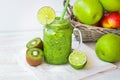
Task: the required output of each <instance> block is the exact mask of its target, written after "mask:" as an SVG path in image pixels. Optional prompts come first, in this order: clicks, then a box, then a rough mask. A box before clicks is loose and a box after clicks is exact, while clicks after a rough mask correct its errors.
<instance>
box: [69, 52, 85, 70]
mask: <svg viewBox="0 0 120 80" xmlns="http://www.w3.org/2000/svg"><path fill="white" fill-rule="evenodd" d="M68 60H69V63H70V65H71V66H72V67H73V68H75V69H82V68H84V66H85V65H86V63H87V56H86V55H85V54H84V53H83V52H82V51H79V50H73V52H72V53H71V54H70V55H69V58H68Z"/></svg>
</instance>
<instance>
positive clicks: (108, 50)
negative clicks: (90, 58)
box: [95, 34, 120, 62]
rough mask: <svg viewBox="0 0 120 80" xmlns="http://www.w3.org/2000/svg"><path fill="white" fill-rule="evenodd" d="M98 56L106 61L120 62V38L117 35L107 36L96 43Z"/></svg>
mask: <svg viewBox="0 0 120 80" xmlns="http://www.w3.org/2000/svg"><path fill="white" fill-rule="evenodd" d="M95 51H96V54H97V56H98V57H99V58H100V59H101V60H104V61H108V62H117V61H120V36H118V35H115V34H106V35H104V36H102V37H101V38H100V39H99V40H98V41H97V43H96V48H95Z"/></svg>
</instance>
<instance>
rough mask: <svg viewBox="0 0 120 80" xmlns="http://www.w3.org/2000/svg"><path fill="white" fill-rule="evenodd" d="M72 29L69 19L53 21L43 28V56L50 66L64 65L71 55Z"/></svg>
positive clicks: (57, 18)
mask: <svg viewBox="0 0 120 80" xmlns="http://www.w3.org/2000/svg"><path fill="white" fill-rule="evenodd" d="M72 32H73V27H72V26H71V24H70V21H69V18H67V19H64V20H62V21H61V20H60V18H59V17H56V18H55V20H54V21H53V22H52V23H50V24H47V25H46V26H45V27H44V33H43V34H44V38H43V40H44V55H45V61H46V62H47V63H50V64H65V63H67V62H68V56H69V54H70V53H71V43H72Z"/></svg>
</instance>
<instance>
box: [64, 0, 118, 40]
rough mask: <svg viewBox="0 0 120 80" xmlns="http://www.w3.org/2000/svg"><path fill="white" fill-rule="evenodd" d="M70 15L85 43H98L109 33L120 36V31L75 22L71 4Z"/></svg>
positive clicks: (68, 10)
mask: <svg viewBox="0 0 120 80" xmlns="http://www.w3.org/2000/svg"><path fill="white" fill-rule="evenodd" d="M65 2H66V0H64V5H65ZM67 13H68V15H69V16H70V17H71V24H72V25H73V26H74V27H77V28H78V29H79V30H80V31H81V33H82V38H83V39H82V40H83V41H84V42H94V41H97V40H98V39H99V38H100V37H101V36H102V35H104V34H107V33H114V34H117V35H120V29H108V28H102V27H98V26H91V25H86V24H82V23H80V22H77V21H75V20H76V19H75V17H74V15H73V12H72V6H71V5H70V4H69V7H68V9H67ZM75 36H76V39H77V40H78V39H79V38H78V34H75Z"/></svg>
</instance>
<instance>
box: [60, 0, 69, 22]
mask: <svg viewBox="0 0 120 80" xmlns="http://www.w3.org/2000/svg"><path fill="white" fill-rule="evenodd" d="M69 2H70V0H66V3H65V7H64V9H63V12H62V15H61V17H60V20H61V21H62V20H63V19H64V16H65V13H66V11H67V7H68V5H69Z"/></svg>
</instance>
